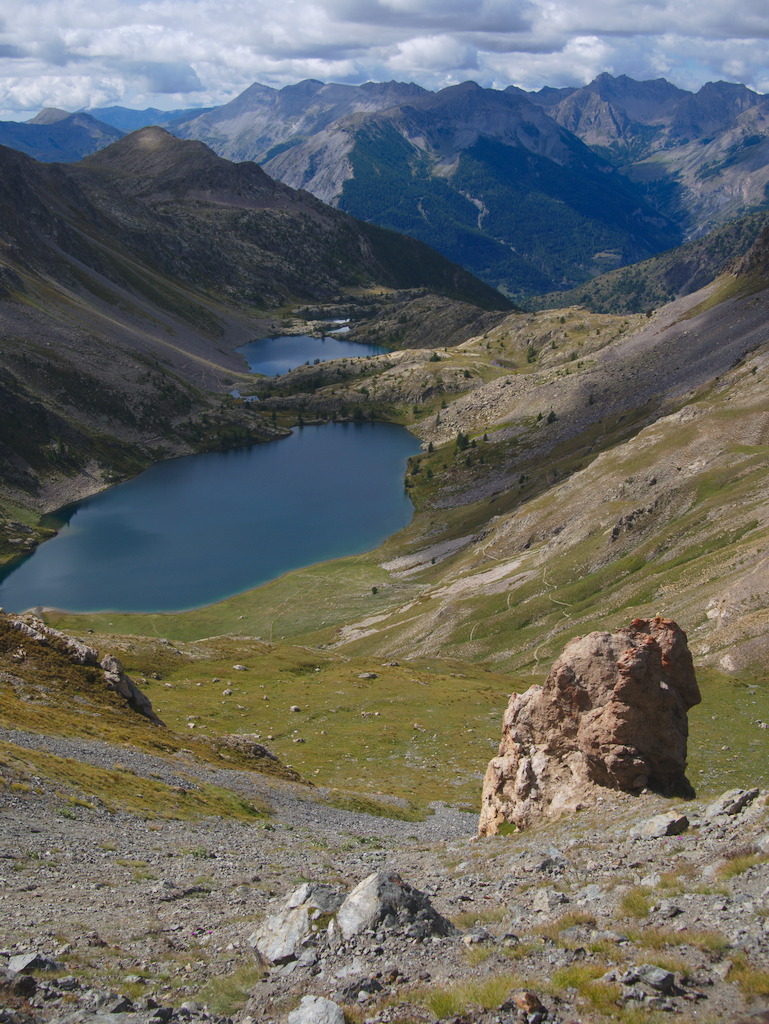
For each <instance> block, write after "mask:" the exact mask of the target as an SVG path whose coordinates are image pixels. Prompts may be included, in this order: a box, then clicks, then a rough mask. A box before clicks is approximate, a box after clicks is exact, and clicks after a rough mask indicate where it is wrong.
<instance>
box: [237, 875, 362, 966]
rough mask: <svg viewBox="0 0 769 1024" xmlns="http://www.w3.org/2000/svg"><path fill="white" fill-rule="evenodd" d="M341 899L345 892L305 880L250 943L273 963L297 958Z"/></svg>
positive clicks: (249, 940) (261, 925)
mask: <svg viewBox="0 0 769 1024" xmlns="http://www.w3.org/2000/svg"><path fill="white" fill-rule="evenodd" d="M341 902H342V894H341V892H339V890H338V889H335V888H334V887H333V886H331V885H321V884H313V883H305V884H304V885H302V886H300V887H299V888H298V889H296V890H295V891H294V892H293V893H291V895H290V896H289V898H288V900H287V901H286V903H285V905H284V906H283V908H282V909H281V910H279V911H278V912H277V913H275V914H271V915H270V916H269V917H268V918H267V919H266V920H265V921H263V922H262V924H260V925H259V927H258V928H257V929H256V930H255V931H254V932H252V934H251V935H249V937H248V944H249V945H250V946H252V947H253V948H254V949H255V950H256V951H257V952H258V953H259V955H260V956H261V957H262V958H263V959H264V960H266V961H267V962H268V963H270V964H285V963H288V962H289V961H291V960H296V959H297V957H298V956H299V954H300V950H301V947H302V945H303V944H304V943H305V942H306V941H307V939H308V938H309V937H310V936H311V935H312V934H313V933H315V932H318V931H320V930H321V928H322V927H323V926H324V924H325V922H324V921H323V920H322V919H323V916H324V915H326V914H330V913H334V912H335V911H336V910H337V909H338V907H339V905H340V904H341Z"/></svg>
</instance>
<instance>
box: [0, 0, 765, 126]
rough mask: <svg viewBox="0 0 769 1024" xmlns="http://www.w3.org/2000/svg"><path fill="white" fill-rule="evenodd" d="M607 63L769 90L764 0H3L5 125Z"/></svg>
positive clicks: (559, 75)
mask: <svg viewBox="0 0 769 1024" xmlns="http://www.w3.org/2000/svg"><path fill="white" fill-rule="evenodd" d="M603 71H608V72H609V73H610V74H613V75H620V74H625V75H629V76H630V77H631V78H635V79H639V80H645V79H649V78H667V79H668V81H671V82H673V83H674V84H675V85H678V86H680V87H681V88H685V89H692V90H696V89H698V88H699V87H700V86H701V85H703V84H704V83H705V82H708V81H719V80H725V81H731V82H743V83H744V84H745V85H748V86H750V87H751V88H753V89H755V90H757V91H758V92H769V2H767V0H741V2H740V3H739V4H737V5H736V6H732V5H731V4H724V2H723V0H645V2H642V0H99V2H97V3H95V2H94V0H0V119H3V120H17V121H23V120H27V119H28V118H30V117H32V116H34V115H35V114H36V113H38V111H39V110H40V109H42V108H43V107H46V106H53V107H61V108H63V109H65V110H72V111H74V110H79V109H81V108H88V107H101V106H112V105H116V104H117V105H121V106H126V107H134V108H138V109H143V108H145V107H159V108H161V109H163V110H173V109H179V108H186V107H196V106H214V105H219V104H222V103H225V102H227V101H228V100H230V99H232V98H234V97H235V96H237V95H238V94H239V93H241V92H242V91H243V90H244V89H245V88H247V87H248V86H249V85H251V84H252V83H253V82H261V83H262V84H264V85H269V86H273V87H275V88H281V87H282V86H284V85H289V84H292V83H295V82H299V81H302V80H303V79H306V78H315V79H319V80H320V81H323V82H332V81H333V82H347V83H349V84H353V85H356V84H360V83H362V82H366V81H379V82H381V81H390V80H393V79H394V80H397V81H407V82H417V83H418V84H420V85H422V86H424V87H426V88H428V89H440V88H443V87H444V86H447V85H454V84H457V83H458V82H463V81H467V80H468V79H472V80H473V81H476V82H478V83H479V84H480V85H483V86H487V87H492V88H506V87H507V86H508V85H517V86H519V87H521V88H523V89H539V88H540V87H541V86H543V85H553V86H564V85H571V86H579V85H584V84H585V83H587V82H589V81H591V80H592V79H593V78H595V77H596V75H598V74H600V73H601V72H603Z"/></svg>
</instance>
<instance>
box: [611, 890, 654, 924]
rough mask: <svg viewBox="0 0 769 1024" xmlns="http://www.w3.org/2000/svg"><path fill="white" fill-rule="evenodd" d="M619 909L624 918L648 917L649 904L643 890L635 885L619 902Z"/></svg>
mask: <svg viewBox="0 0 769 1024" xmlns="http://www.w3.org/2000/svg"><path fill="white" fill-rule="evenodd" d="M619 909H620V911H621V913H622V914H623V916H625V917H648V916H649V911H650V910H651V904H650V903H649V897H648V895H647V893H646V892H645V890H644V889H642V888H641V886H640V885H637V886H634V887H633V888H632V889H629V890H628V891H627V892H626V893H624V895H623V896H622V898H621V899H620V901H619Z"/></svg>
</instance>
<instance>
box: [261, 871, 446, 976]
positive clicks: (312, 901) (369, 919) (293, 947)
mask: <svg viewBox="0 0 769 1024" xmlns="http://www.w3.org/2000/svg"><path fill="white" fill-rule="evenodd" d="M373 932H381V933H382V934H386V933H395V934H400V935H403V936H405V937H407V938H409V939H413V940H417V941H421V940H423V939H426V938H428V937H431V936H438V937H443V938H447V937H450V936H455V935H458V934H459V933H458V931H457V929H456V928H455V927H454V925H453V924H452V923H451V921H449V920H448V919H447V918H445V917H443V916H442V915H441V914H439V913H438V911H437V910H435V908H434V907H433V906H432V904H431V902H430V900H429V898H428V897H427V896H426V895H425V894H424V893H423V892H420V890H419V889H415V888H414V887H413V886H411V885H409V884H408V882H404V881H403V879H402V878H401V877H400V875H398V874H396V873H395V872H394V871H375V872H374V873H373V874H371V875H369V876H368V877H367V878H364V879H363V881H362V882H359V883H358V885H356V886H355V888H354V889H353V890H352V891H351V892H350V893H348V895H347V896H345V894H344V892H342V891H341V890H340V889H338V888H337V887H336V886H333V885H326V884H323V883H320V882H307V883H305V884H304V885H302V886H300V887H299V888H298V889H297V890H296V891H295V892H293V893H291V895H290V896H289V897H288V899H287V900H286V901H285V902H284V903H283V904H282V905H281V906H279V907H278V908H277V910H276V911H275V912H274V913H272V914H270V915H269V916H268V917H266V918H265V920H264V921H263V922H262V923H261V924H260V925H259V926H258V927H257V928H256V930H255V931H254V932H252V934H251V935H250V936H249V937H248V944H249V945H250V946H251V947H252V949H253V950H254V951H255V953H256V955H257V956H258V958H259V960H260V961H261V962H262V963H263V964H264V965H265V966H269V967H278V968H280V967H283V966H285V967H287V968H289V969H290V968H291V965H292V964H293V963H294V962H296V963H297V964H299V965H300V966H304V965H307V964H310V965H311V964H313V963H315V961H316V959H317V950H318V949H319V948H322V947H327V946H332V947H333V946H337V945H339V944H340V943H343V942H347V941H349V940H350V939H352V938H354V937H355V936H356V935H360V934H362V933H367V934H368V933H373Z"/></svg>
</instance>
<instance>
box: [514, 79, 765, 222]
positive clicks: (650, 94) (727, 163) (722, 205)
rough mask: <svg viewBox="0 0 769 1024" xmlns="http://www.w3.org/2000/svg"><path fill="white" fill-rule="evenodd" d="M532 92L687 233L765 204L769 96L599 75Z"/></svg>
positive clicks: (740, 88)
mask: <svg viewBox="0 0 769 1024" xmlns="http://www.w3.org/2000/svg"><path fill="white" fill-rule="evenodd" d="M528 95H529V98H530V99H531V100H532V102H535V103H539V104H541V105H542V107H543V108H544V109H546V110H547V112H548V113H549V114H550V116H551V117H553V118H554V119H555V120H556V121H557V122H558V123H559V124H561V125H563V126H564V127H565V128H567V129H568V130H569V131H571V132H574V134H575V135H577V136H578V137H579V138H581V139H582V140H583V141H584V142H585V143H586V144H587V145H589V146H592V147H593V148H594V149H596V150H597V151H598V152H600V153H601V154H603V155H604V156H606V157H607V158H608V159H610V160H611V161H612V162H613V163H614V164H616V165H617V166H618V167H621V168H622V170H623V171H624V173H626V174H627V175H628V177H630V178H631V179H632V180H633V181H635V182H637V183H639V184H641V185H643V186H644V187H645V188H646V190H647V193H648V195H649V197H650V198H651V199H652V200H653V201H654V202H655V203H656V204H657V205H659V207H660V208H661V209H663V210H664V211H665V212H666V213H667V214H668V215H669V216H671V217H673V218H674V219H675V220H676V221H677V222H678V223H680V224H681V226H682V227H684V228H685V230H686V231H687V233H688V234H690V235H691V234H702V233H704V232H705V231H706V230H708V229H709V228H710V227H713V226H715V225H717V224H720V223H723V222H724V221H726V220H728V219H730V218H732V217H737V216H739V215H740V214H743V213H745V212H747V211H748V210H750V209H751V208H755V207H759V206H765V205H766V203H767V191H766V190H767V186H768V185H769V97H767V96H763V95H760V94H759V93H756V92H753V91H752V90H750V89H748V88H746V87H745V86H744V85H736V84H733V83H730V82H708V83H707V84H706V85H704V86H703V87H702V88H701V89H700V90H699V91H698V92H697V93H690V92H687V91H685V90H682V89H677V88H676V87H675V86H672V85H671V84H670V83H669V82H666V81H665V80H664V79H658V80H656V81H650V82H635V81H633V80H632V79H630V78H627V77H626V76H624V75H621V76H620V77H618V78H613V77H612V76H611V75H609V74H602V75H599V77H598V78H597V79H595V81H593V82H591V83H590V84H589V85H587V86H585V87H584V88H582V89H576V90H570V91H568V93H566V94H565V95H554V94H553V91H546V90H542V91H541V92H540V93H531V94H528Z"/></svg>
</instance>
